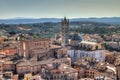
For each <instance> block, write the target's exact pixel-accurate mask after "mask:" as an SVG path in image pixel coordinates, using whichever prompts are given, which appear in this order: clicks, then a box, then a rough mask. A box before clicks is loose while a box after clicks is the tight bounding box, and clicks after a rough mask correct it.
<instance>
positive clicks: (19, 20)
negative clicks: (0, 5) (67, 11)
mask: <svg viewBox="0 0 120 80" xmlns="http://www.w3.org/2000/svg"><path fill="white" fill-rule="evenodd" d="M60 21H61V18H39V19H35V18H14V19H0V24H2V23H3V24H29V23H43V22H60ZM70 21H71V22H73V21H75V22H79V21H80V22H100V23H107V24H119V25H120V17H104V18H72V19H70Z"/></svg>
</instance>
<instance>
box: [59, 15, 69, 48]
mask: <svg viewBox="0 0 120 80" xmlns="http://www.w3.org/2000/svg"><path fill="white" fill-rule="evenodd" d="M61 25H62V29H61V32H62V44H61V45H62V47H66V46H67V45H68V32H69V20H67V19H66V17H64V19H63V20H62V22H61Z"/></svg>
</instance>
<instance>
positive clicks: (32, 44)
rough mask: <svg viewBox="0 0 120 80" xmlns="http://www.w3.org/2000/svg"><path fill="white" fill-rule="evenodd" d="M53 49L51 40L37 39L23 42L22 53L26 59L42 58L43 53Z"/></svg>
mask: <svg viewBox="0 0 120 80" xmlns="http://www.w3.org/2000/svg"><path fill="white" fill-rule="evenodd" d="M50 49H51V40H50V39H36V40H24V41H21V51H22V53H23V56H24V57H25V58H30V57H33V56H37V57H39V56H41V54H42V53H45V52H48V51H49V50H50Z"/></svg>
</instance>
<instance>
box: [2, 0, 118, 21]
mask: <svg viewBox="0 0 120 80" xmlns="http://www.w3.org/2000/svg"><path fill="white" fill-rule="evenodd" d="M64 16H67V17H69V18H88V17H120V0H0V18H2V19H6V18H20V17H24V18H62V17H64Z"/></svg>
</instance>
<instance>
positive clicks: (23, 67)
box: [16, 58, 71, 75]
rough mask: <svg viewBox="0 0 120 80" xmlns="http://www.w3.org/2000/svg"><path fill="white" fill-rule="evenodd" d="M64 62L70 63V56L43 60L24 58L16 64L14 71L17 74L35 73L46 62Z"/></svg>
mask: <svg viewBox="0 0 120 80" xmlns="http://www.w3.org/2000/svg"><path fill="white" fill-rule="evenodd" d="M61 63H65V64H67V65H71V60H70V58H61V59H54V58H51V59H47V60H44V61H29V60H26V59H24V60H23V61H20V62H18V63H17V64H16V72H17V73H18V74H19V75H24V74H25V73H32V74H36V73H38V72H40V70H41V68H42V66H43V65H46V64H61Z"/></svg>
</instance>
